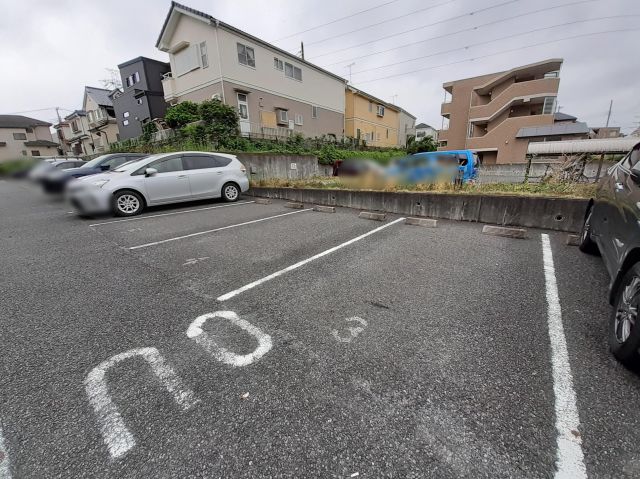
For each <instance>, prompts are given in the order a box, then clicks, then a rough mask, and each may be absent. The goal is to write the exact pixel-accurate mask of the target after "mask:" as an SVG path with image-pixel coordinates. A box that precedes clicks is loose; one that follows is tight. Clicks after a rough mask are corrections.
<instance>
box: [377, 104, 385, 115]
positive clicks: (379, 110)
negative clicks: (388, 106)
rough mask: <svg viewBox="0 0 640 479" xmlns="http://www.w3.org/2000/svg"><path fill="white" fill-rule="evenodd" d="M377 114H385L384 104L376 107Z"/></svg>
mask: <svg viewBox="0 0 640 479" xmlns="http://www.w3.org/2000/svg"><path fill="white" fill-rule="evenodd" d="M376 114H377V115H378V116H384V106H382V105H378V107H377V109H376Z"/></svg>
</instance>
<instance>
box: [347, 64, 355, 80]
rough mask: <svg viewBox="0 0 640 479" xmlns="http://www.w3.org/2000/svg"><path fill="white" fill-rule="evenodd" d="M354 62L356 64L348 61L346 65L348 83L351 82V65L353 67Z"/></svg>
mask: <svg viewBox="0 0 640 479" xmlns="http://www.w3.org/2000/svg"><path fill="white" fill-rule="evenodd" d="M355 64H356V62H353V63H349V64H348V65H347V68H348V69H349V83H351V67H353V65H355Z"/></svg>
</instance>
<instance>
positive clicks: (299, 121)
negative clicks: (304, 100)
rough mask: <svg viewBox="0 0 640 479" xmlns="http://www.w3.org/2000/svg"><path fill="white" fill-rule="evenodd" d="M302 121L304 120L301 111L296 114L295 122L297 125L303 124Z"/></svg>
mask: <svg viewBox="0 0 640 479" xmlns="http://www.w3.org/2000/svg"><path fill="white" fill-rule="evenodd" d="M302 121H303V118H302V115H300V114H299V113H296V115H295V116H294V123H295V124H296V125H302Z"/></svg>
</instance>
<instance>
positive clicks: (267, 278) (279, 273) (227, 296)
mask: <svg viewBox="0 0 640 479" xmlns="http://www.w3.org/2000/svg"><path fill="white" fill-rule="evenodd" d="M303 211H304V210H303ZM404 220H405V218H398V219H397V220H395V221H392V222H391V223H387V224H386V225H383V226H379V227H378V228H376V229H373V230H371V231H369V232H367V233H365V234H363V235H360V236H357V237H355V238H353V239H350V240H349V241H345V242H344V243H341V244H339V245H338V246H334V247H333V248H329V249H328V250H325V251H323V252H322V253H318V254H316V255H314V256H311V257H310V258H307V259H305V260H302V261H299V262H298V263H296V264H292V265H291V266H287V267H286V268H284V269H281V270H280V271H276V272H275V273H272V274H270V275H269V276H265V277H264V278H262V279H259V280H257V281H254V282H253V283H249V284H246V285H244V286H243V287H241V288H238V289H234V290H233V291H229V292H228V293H226V294H223V295H222V296H218V297H217V298H216V299H217V300H218V301H226V300H227V299H231V298H233V297H234V296H237V295H238V294H240V293H242V292H244V291H247V290H249V289H253V288H255V287H256V286H260V285H261V284H262V283H266V282H267V281H270V280H272V279H274V278H277V277H278V276H282V275H283V274H285V273H288V272H289V271H293V270H294V269H297V268H299V267H301V266H304V265H305V264H307V263H310V262H311V261H314V260H316V259H319V258H322V257H323V256H326V255H328V254H331V253H333V252H335V251H338V250H339V249H342V248H344V247H345V246H349V245H350V244H353V243H355V242H356V241H360V240H361V239H364V238H366V237H367V236H371V235H372V234H375V233H377V232H378V231H382V230H383V229H385V228H388V227H389V226H392V225H395V224H396V223H399V222H401V221H404Z"/></svg>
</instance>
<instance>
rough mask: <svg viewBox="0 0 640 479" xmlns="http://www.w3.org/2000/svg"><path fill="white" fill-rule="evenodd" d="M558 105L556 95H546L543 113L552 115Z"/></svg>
mask: <svg viewBox="0 0 640 479" xmlns="http://www.w3.org/2000/svg"><path fill="white" fill-rule="evenodd" d="M555 107H556V97H555V96H546V97H544V103H543V104H542V114H543V115H551V114H552V113H553V112H554V111H555V109H556V108H555Z"/></svg>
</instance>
